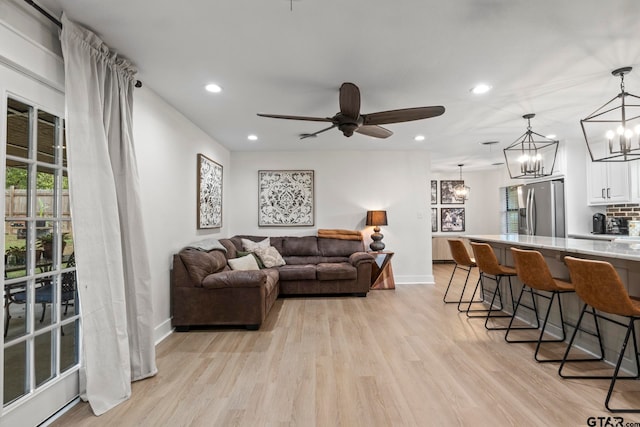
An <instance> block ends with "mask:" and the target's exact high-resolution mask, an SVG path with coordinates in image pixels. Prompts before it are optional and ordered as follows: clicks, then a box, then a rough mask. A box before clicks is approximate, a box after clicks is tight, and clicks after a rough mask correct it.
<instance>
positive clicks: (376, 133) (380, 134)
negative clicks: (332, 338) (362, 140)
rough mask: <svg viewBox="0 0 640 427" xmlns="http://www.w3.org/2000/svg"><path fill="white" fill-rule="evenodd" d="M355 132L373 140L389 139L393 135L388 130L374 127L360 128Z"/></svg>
mask: <svg viewBox="0 0 640 427" xmlns="http://www.w3.org/2000/svg"><path fill="white" fill-rule="evenodd" d="M356 132H358V133H361V134H363V135H367V136H372V137H374V138H389V137H390V136H391V135H393V132H391V131H390V130H389V129H385V128H383V127H382V126H376V125H366V126H360V127H359V128H358V129H356Z"/></svg>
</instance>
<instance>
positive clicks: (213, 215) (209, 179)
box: [197, 154, 222, 228]
mask: <svg viewBox="0 0 640 427" xmlns="http://www.w3.org/2000/svg"><path fill="white" fill-rule="evenodd" d="M197 211H198V228H220V227H222V165H219V164H218V163H216V162H214V161H213V160H211V159H209V158H208V157H206V156H205V155H203V154H198V206H197Z"/></svg>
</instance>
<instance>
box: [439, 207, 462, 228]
mask: <svg viewBox="0 0 640 427" xmlns="http://www.w3.org/2000/svg"><path fill="white" fill-rule="evenodd" d="M440 231H464V208H441V209H440Z"/></svg>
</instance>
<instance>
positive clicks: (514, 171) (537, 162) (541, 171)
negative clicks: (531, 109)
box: [503, 113, 559, 179]
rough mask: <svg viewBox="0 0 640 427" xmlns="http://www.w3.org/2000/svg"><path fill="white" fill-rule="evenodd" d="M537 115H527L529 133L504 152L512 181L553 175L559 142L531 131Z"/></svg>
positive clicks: (524, 117) (525, 116) (525, 117)
mask: <svg viewBox="0 0 640 427" xmlns="http://www.w3.org/2000/svg"><path fill="white" fill-rule="evenodd" d="M534 117H535V114H533V113H530V114H525V115H524V116H522V118H523V119H526V120H527V131H526V132H525V133H524V134H522V136H520V137H519V138H518V139H516V140H515V141H514V142H513V143H512V144H511V145H509V146H508V147H507V148H505V149H504V150H503V152H504V159H505V162H506V163H507V169H508V170H509V176H510V177H511V178H512V179H532V178H541V177H545V176H549V175H551V174H553V168H554V167H555V164H556V156H557V154H558V145H559V141H557V140H554V139H550V138H547V137H546V136H543V135H540V134H539V133H536V132H534V131H532V130H531V119H532V118H534Z"/></svg>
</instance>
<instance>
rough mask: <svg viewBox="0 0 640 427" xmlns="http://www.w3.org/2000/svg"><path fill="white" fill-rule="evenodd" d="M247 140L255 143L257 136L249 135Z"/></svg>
mask: <svg viewBox="0 0 640 427" xmlns="http://www.w3.org/2000/svg"><path fill="white" fill-rule="evenodd" d="M247 139H248V140H249V141H257V140H258V135H254V134H251V135H249V136H247Z"/></svg>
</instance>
